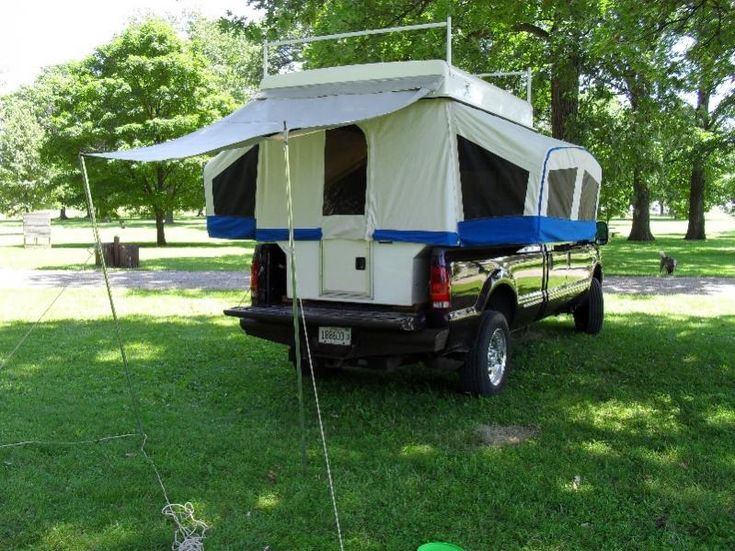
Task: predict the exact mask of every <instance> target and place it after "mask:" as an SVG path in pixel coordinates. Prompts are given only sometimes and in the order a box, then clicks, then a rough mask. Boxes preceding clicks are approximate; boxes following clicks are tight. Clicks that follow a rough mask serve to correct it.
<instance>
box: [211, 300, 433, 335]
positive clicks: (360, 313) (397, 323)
mask: <svg viewBox="0 0 735 551" xmlns="http://www.w3.org/2000/svg"><path fill="white" fill-rule="evenodd" d="M292 312H293V311H292V307H291V305H279V306H247V307H244V306H243V307H234V308H229V309H227V310H225V314H226V315H228V316H233V317H236V318H243V319H252V320H258V321H263V322H270V323H279V324H280V323H283V324H287V323H292V315H293V313H292ZM299 316H301V312H299ZM304 317H305V318H306V323H307V324H314V325H317V324H318V325H340V326H347V327H369V328H376V329H398V330H400V331H418V330H420V329H423V328H424V327H425V326H426V316H425V315H424V314H420V313H416V312H390V311H385V310H356V309H349V308H339V309H338V308H327V307H323V306H307V307H306V308H304Z"/></svg>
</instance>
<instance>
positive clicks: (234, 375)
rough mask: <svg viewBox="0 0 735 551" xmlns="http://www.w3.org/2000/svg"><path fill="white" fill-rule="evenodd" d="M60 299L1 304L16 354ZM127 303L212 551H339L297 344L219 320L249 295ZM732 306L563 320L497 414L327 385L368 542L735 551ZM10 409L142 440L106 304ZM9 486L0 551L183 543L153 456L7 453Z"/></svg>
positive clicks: (46, 434) (357, 520)
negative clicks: (498, 430)
mask: <svg viewBox="0 0 735 551" xmlns="http://www.w3.org/2000/svg"><path fill="white" fill-rule="evenodd" d="M54 294H55V291H53V290H46V289H35V290H23V291H21V290H19V291H18V292H13V293H5V294H2V295H0V351H2V352H3V356H4V354H5V353H6V352H7V351H8V350H10V349H11V348H12V347H13V346H14V344H15V343H16V341H17V340H18V339H19V338H20V337H21V336H22V335H23V334H24V332H25V331H26V330H27V328H28V326H29V323H30V322H31V321H32V320H33V319H35V317H36V316H37V315H38V313H39V312H40V311H42V310H43V308H44V307H45V306H46V304H47V303H48V301H49V300H50V298H51V297H52V296H53V295H54ZM118 297H119V301H118V306H119V309H120V311H121V315H122V318H123V330H124V333H125V336H126V340H127V343H128V352H129V356H130V361H131V367H132V370H133V375H134V379H135V384H136V387H137V389H138V391H139V394H140V399H141V404H142V408H143V422H144V425H145V427H146V429H147V431H148V435H149V437H150V439H149V443H148V447H147V449H148V450H149V451H150V453H151V454H152V455H153V457H154V459H155V460H156V462H157V464H158V466H159V468H160V469H161V472H162V475H163V477H164V479H165V481H166V484H167V487H168V489H169V492H170V494H171V498H172V500H174V501H178V502H183V501H187V500H189V501H192V502H193V503H194V505H195V507H196V511H197V515H198V516H199V517H201V518H203V519H204V520H206V521H207V522H208V523H209V524H210V526H211V527H212V528H211V530H210V532H209V537H208V539H207V549H208V550H219V549H264V548H265V547H266V546H270V548H271V549H273V550H274V551H275V550H291V549H299V550H303V549H313V550H326V549H336V542H335V536H334V534H335V531H334V526H333V523H332V516H331V508H330V503H329V496H328V492H327V487H326V480H325V475H324V470H323V466H322V463H321V455H320V446H319V442H318V432H317V427H316V422H315V413H314V407H313V402H312V400H311V398H309V396H310V393H307V404H308V405H307V407H308V409H307V415H308V421H307V422H308V433H307V440H308V456H309V461H308V464H307V467H306V470H303V469H302V466H301V462H300V460H299V441H300V432H299V429H298V413H297V411H298V408H297V402H296V393H295V376H294V374H293V370H292V369H291V368H290V367H289V365H288V363H287V360H286V352H285V349H284V348H282V347H279V346H276V345H271V344H268V343H265V342H263V341H259V340H257V339H254V338H248V337H245V336H244V335H242V333H241V332H240V330H239V329H238V327H237V323H236V322H235V321H234V320H231V319H229V318H225V317H223V316H222V315H221V314H220V312H221V310H222V308H223V307H226V306H229V305H232V304H234V303H236V302H238V301H239V300H240V298H241V297H240V296H239V295H238V294H235V293H228V292H203V291H188V292H184V293H176V294H174V293H150V292H140V291H138V292H125V291H118ZM733 311H735V298H734V297H727V298H722V297H718V298H712V297H682V296H675V297H671V296H666V297H657V298H641V297H637V298H636V297H625V296H608V297H607V312H608V314H607V318H606V325H605V328H604V329H603V333H602V334H601V335H599V336H598V337H589V336H586V335H577V334H574V332H573V331H572V330H571V326H572V323H571V321H570V320H569V319H566V318H559V319H551V320H547V321H544V322H543V323H541V324H538V325H536V326H534V327H533V328H532V329H531V330H529V331H527V332H525V333H523V334H520V335H518V336H517V340H516V345H515V348H514V354H515V356H514V365H515V369H514V371H512V372H511V378H510V383H509V386H508V388H507V390H506V392H505V393H504V394H502V395H500V396H498V397H495V398H492V399H475V398H470V397H466V396H463V395H461V394H458V393H457V392H456V387H457V383H456V379H455V377H454V375H453V374H446V373H443V372H438V371H431V370H428V369H425V368H421V367H413V368H409V369H406V370H402V371H399V372H397V373H378V372H370V371H351V372H345V373H340V374H338V375H337V376H335V377H332V378H330V379H327V380H325V381H324V382H322V383H320V397H321V401H322V408H323V411H324V414H325V424H326V430H327V436H328V439H329V445H330V452H331V456H332V462H333V469H334V477H335V483H336V488H337V498H338V503H339V508H340V512H341V515H342V526H343V530H344V533H345V537H346V542H347V549H350V550H360V551H364V550H376V551H377V550H385V549H388V550H394V549H395V550H411V549H416V547H417V546H418V545H419V544H421V543H423V542H426V541H432V540H447V541H453V542H455V543H457V544H459V545H461V546H463V547H464V548H465V549H466V550H468V551H470V550H487V549H491V548H492V549H507V548H526V549H578V548H589V549H629V548H646V549H649V548H651V549H660V548H677V549H695V548H697V549H702V548H707V549H713V548H721V549H727V548H733V547H734V546H735V438H733V431H734V430H735V394H734V393H733V392H732V389H733V385H735V369H734V368H735V366H734V365H733V358H735V340H734V339H733V335H735V316H734V315H733ZM682 312H697V313H698V314H697V316H696V317H690V316H685V315H683V314H682ZM307 390H308V387H307ZM0 393H2V397H3V399H2V400H0V419H3V422H2V424H0V442H9V441H16V440H23V439H28V438H38V439H49V440H65V439H80V438H90V437H96V436H101V435H105V434H114V433H121V432H128V431H130V430H133V429H134V420H133V417H132V415H131V410H130V406H129V401H128V399H127V396H126V393H125V383H124V378H123V376H122V373H121V365H120V360H119V357H118V351H117V349H116V344H115V340H114V330H113V326H112V325H111V323H110V322H109V321H108V316H107V311H106V305H105V297H104V295H103V294H102V292H101V291H99V290H74V289H70V290H68V291H67V293H66V294H65V295H64V296H63V297H62V298H61V299H60V301H59V302H58V303H57V305H56V306H55V307H54V309H53V310H52V311H51V312H50V316H49V319H48V321H47V322H46V323H44V324H42V325H41V326H40V327H39V328H38V330H37V331H36V332H35V333H34V334H33V335H32V337H31V338H30V339H29V341H28V342H27V344H26V346H25V347H24V348H22V349H21V350H20V351H19V352H18V354H17V356H15V357H14V358H13V359H12V361H11V362H10V363H9V364H8V366H7V367H6V368H5V370H4V371H2V372H0ZM484 423H497V424H501V425H524V426H534V427H538V428H539V429H540V432H539V434H538V436H536V437H535V438H533V439H532V440H530V441H528V442H526V443H523V444H520V445H517V446H510V447H502V448H486V447H483V446H481V445H480V444H479V442H478V441H477V439H476V438H475V437H474V435H473V431H474V429H475V427H476V426H477V425H479V424H484ZM577 476H578V477H580V479H579V484H574V482H573V481H574V480H575V477H577ZM0 488H2V491H0V542H2V548H3V549H34V550H36V549H40V550H67V549H69V550H71V549H73V550H77V549H112V550H115V549H119V550H123V549H168V548H169V546H170V538H171V535H172V532H173V530H172V526H171V524H170V523H168V522H167V521H166V520H165V519H164V518H163V517H162V516H161V515H160V509H161V507H162V505H163V499H162V497H161V494H160V491H159V489H158V487H157V484H156V481H155V479H154V477H153V475H152V473H151V471H150V469H149V467H148V466H147V465H146V463H145V462H144V461H143V459H142V458H141V457H140V455H139V454H137V453H136V447H135V442H133V441H129V440H128V441H125V440H122V441H115V442H108V443H105V444H98V445H88V446H80V447H59V446H56V447H54V446H36V447H26V448H14V449H3V450H0Z"/></svg>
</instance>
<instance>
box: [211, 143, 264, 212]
mask: <svg viewBox="0 0 735 551" xmlns="http://www.w3.org/2000/svg"><path fill="white" fill-rule="evenodd" d="M258 149H259V147H258V146H257V145H256V146H254V147H253V148H252V149H250V150H248V152H247V153H245V155H243V156H242V157H240V158H239V159H238V160H237V161H235V162H234V163H232V164H231V165H230V166H228V167H227V168H226V169H224V170H223V171H222V172H220V173H219V174H218V175H217V176H215V177H214V178H213V179H212V197H213V199H214V213H215V214H219V215H224V216H254V215H255V188H256V182H257V180H258Z"/></svg>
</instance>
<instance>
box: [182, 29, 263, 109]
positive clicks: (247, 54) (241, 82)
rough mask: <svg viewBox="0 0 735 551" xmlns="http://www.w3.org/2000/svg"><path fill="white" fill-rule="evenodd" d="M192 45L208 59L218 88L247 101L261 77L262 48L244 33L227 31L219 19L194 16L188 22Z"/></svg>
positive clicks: (215, 85)
mask: <svg viewBox="0 0 735 551" xmlns="http://www.w3.org/2000/svg"><path fill="white" fill-rule="evenodd" d="M187 34H188V36H189V39H190V40H191V47H192V49H193V50H194V51H195V52H198V53H200V54H201V55H202V57H203V58H204V59H206V61H207V66H208V68H209V71H210V72H211V73H212V75H213V86H214V88H215V89H217V90H219V91H222V92H226V93H228V94H229V95H230V96H232V98H234V99H235V101H236V102H237V103H245V102H246V101H247V100H248V99H249V98H250V96H252V94H253V93H254V92H255V91H256V89H257V84H258V82H259V81H260V78H261V77H262V71H263V69H262V61H261V50H260V48H258V47H257V46H255V45H254V44H253V42H251V41H250V40H249V39H248V37H247V36H246V35H245V34H243V33H236V32H231V31H227V30H226V29H224V28H223V27H222V26H221V25H220V24H219V23H218V22H217V21H214V20H210V19H205V18H203V17H195V18H193V19H192V20H191V21H189V23H188V25H187Z"/></svg>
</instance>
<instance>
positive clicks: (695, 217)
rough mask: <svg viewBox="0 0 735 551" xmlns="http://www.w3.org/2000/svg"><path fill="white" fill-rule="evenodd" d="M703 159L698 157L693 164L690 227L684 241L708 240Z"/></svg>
mask: <svg viewBox="0 0 735 551" xmlns="http://www.w3.org/2000/svg"><path fill="white" fill-rule="evenodd" d="M702 165H703V163H702V159H701V158H699V157H697V158H695V159H694V163H693V164H692V175H691V178H690V179H689V225H688V226H687V234H686V235H685V236H684V239H688V240H691V241H698V240H703V239H707V236H706V235H705V233H704V184H705V181H704V167H703V166H702Z"/></svg>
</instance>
